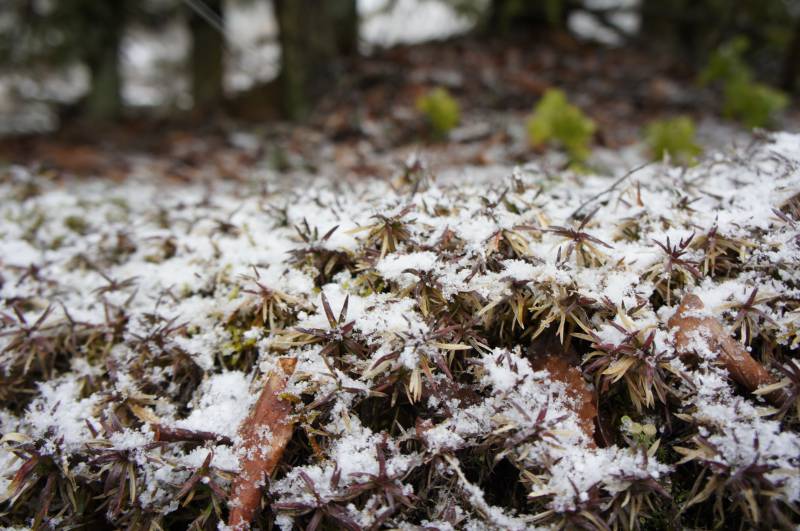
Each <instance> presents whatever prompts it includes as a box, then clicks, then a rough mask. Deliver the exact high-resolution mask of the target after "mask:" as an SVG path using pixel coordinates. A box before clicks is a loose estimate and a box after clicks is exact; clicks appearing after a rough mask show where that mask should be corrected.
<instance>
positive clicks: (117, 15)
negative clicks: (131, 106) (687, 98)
mask: <svg viewBox="0 0 800 531" xmlns="http://www.w3.org/2000/svg"><path fill="white" fill-rule="evenodd" d="M84 6H85V7H84V10H85V12H84V15H85V16H86V17H87V20H90V21H92V23H93V24H92V25H93V31H94V36H93V37H94V38H93V39H92V41H91V42H92V46H91V48H90V49H89V50H87V51H86V64H87V66H88V68H89V76H90V81H89V94H88V95H87V97H86V104H85V106H86V116H87V117H88V118H89V119H90V120H93V121H109V120H114V119H116V118H119V116H120V115H121V114H122V76H121V74H120V44H121V42H122V36H123V32H124V31H125V18H126V16H125V15H126V13H125V2H124V1H122V0H117V1H114V2H101V3H99V5H98V4H96V5H91V4H84Z"/></svg>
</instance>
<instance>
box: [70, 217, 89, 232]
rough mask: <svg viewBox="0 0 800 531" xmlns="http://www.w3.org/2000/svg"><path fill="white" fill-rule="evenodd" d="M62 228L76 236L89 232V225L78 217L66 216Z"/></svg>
mask: <svg viewBox="0 0 800 531" xmlns="http://www.w3.org/2000/svg"><path fill="white" fill-rule="evenodd" d="M64 226H65V227H67V228H68V229H69V230H71V231H72V232H74V233H76V234H80V235H84V234H86V232H87V231H88V230H89V224H88V223H86V220H85V219H83V218H82V217H80V216H67V218H66V219H65V220H64Z"/></svg>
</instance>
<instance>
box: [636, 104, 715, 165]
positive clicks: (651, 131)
mask: <svg viewBox="0 0 800 531" xmlns="http://www.w3.org/2000/svg"><path fill="white" fill-rule="evenodd" d="M646 139H647V145H648V146H649V148H650V154H651V156H652V157H653V158H654V159H656V160H662V159H663V158H664V157H665V156H669V158H670V161H672V162H675V163H677V164H682V165H691V164H694V163H695V162H696V157H697V156H698V155H699V154H700V153H702V151H703V150H702V148H701V147H700V146H699V145H698V144H697V141H696V139H695V127H694V122H693V121H692V119H691V118H689V117H688V116H678V117H676V118H671V119H668V120H658V121H655V122H651V123H650V124H649V125H648V126H647V130H646Z"/></svg>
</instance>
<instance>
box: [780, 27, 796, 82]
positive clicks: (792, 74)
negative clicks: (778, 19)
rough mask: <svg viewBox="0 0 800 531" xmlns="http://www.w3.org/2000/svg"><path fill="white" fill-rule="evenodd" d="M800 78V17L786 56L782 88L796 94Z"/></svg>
mask: <svg viewBox="0 0 800 531" xmlns="http://www.w3.org/2000/svg"><path fill="white" fill-rule="evenodd" d="M798 76H800V17H798V18H797V20H795V21H794V29H793V30H792V40H791V41H790V42H789V47H788V48H787V50H786V53H785V54H784V59H783V72H782V78H783V79H782V80H781V81H782V83H781V84H782V86H783V89H784V90H785V91H786V92H789V93H791V92H794V90H795V89H796V88H797V78H798Z"/></svg>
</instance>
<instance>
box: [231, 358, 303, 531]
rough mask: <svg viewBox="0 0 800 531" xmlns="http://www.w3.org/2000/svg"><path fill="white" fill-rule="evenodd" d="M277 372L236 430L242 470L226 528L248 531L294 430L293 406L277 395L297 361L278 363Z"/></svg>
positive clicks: (235, 488) (281, 361)
mask: <svg viewBox="0 0 800 531" xmlns="http://www.w3.org/2000/svg"><path fill="white" fill-rule="evenodd" d="M279 364H280V370H278V371H275V372H274V373H272V374H271V375H270V377H269V379H268V380H267V383H266V385H265V386H264V390H263V391H262V392H261V396H259V397H258V401H257V402H256V404H255V406H254V407H253V409H252V411H251V412H250V415H249V416H248V417H247V419H245V421H244V423H243V424H242V427H241V429H240V430H239V435H240V436H241V441H242V442H241V445H240V447H239V449H238V450H239V455H240V459H241V461H240V464H241V470H240V473H239V475H238V476H236V479H234V481H233V486H232V488H231V492H232V495H231V502H230V507H231V514H230V517H229V518H228V525H229V526H231V527H232V528H234V529H249V528H250V522H251V521H252V520H253V517H254V516H255V513H256V511H257V510H258V508H259V506H260V503H261V489H262V488H263V486H264V483H265V481H266V478H268V477H269V476H270V475H271V474H272V472H273V471H274V470H275V467H276V466H277V464H278V462H279V461H280V459H281V457H282V456H283V451H284V450H285V448H286V445H287V443H288V442H289V439H291V438H292V432H293V430H294V425H293V423H292V422H291V421H290V420H289V414H290V413H291V410H292V406H291V404H290V403H289V402H287V401H285V400H282V399H281V398H280V394H281V393H282V392H283V390H284V389H285V388H286V382H287V380H288V379H289V376H291V375H292V373H293V372H294V368H295V366H296V365H297V360H296V359H294V358H284V359H281V360H279Z"/></svg>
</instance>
